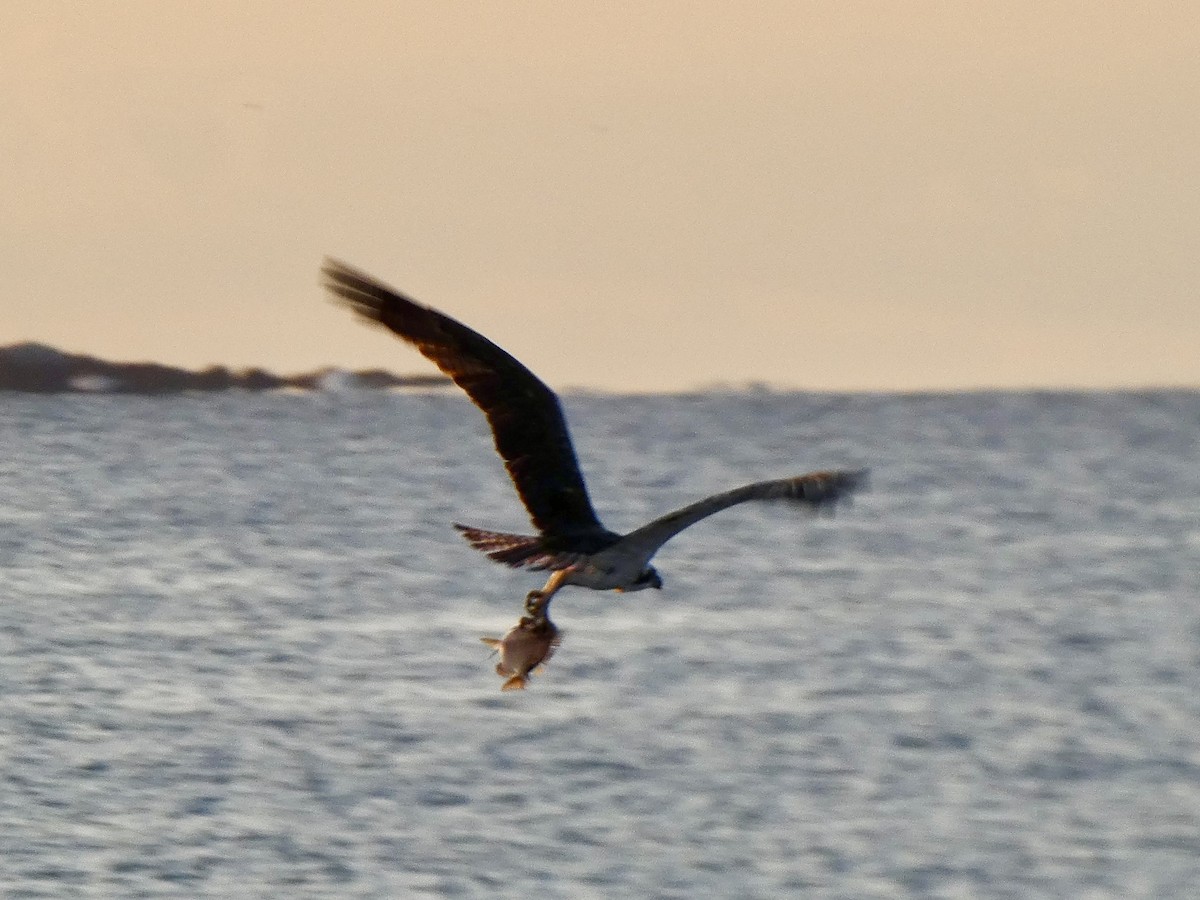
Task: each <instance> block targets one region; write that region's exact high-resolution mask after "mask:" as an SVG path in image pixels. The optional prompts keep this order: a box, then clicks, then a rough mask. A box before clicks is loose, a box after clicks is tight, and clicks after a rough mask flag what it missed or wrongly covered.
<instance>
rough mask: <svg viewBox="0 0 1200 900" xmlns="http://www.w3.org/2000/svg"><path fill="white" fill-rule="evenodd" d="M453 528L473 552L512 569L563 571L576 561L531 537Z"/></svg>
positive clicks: (502, 532) (462, 527) (569, 554)
mask: <svg viewBox="0 0 1200 900" xmlns="http://www.w3.org/2000/svg"><path fill="white" fill-rule="evenodd" d="M454 527H455V528H457V529H458V530H459V531H460V532H461V533H462V536H463V537H465V538H466V539H467V542H468V543H470V545H471V546H472V547H474V548H475V549H476V550H479V551H480V552H482V553H486V554H487V555H488V557H489V558H491V559H494V560H495V561H496V562H499V563H504V564H505V565H506V566H512V567H513V568H514V569H533V570H534V571H545V570H546V569H565V568H567V567H568V566H571V565H574V564H575V563H576V562H578V561H579V555H578V554H575V553H561V552H555V551H553V550H548V549H547V548H546V547H545V545H544V544H543V543H542V539H541V538H540V537H537V536H535V535H531V534H509V533H507V532H504V531H487V530H486V529H483V528H472V527H471V526H470V525H459V524H458V523H457V522H455V523H454Z"/></svg>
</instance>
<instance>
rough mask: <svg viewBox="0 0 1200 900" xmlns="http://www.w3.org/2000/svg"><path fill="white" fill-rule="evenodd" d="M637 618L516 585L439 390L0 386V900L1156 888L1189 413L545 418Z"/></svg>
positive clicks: (1199, 816)
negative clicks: (667, 535)
mask: <svg viewBox="0 0 1200 900" xmlns="http://www.w3.org/2000/svg"><path fill="white" fill-rule="evenodd" d="M566 405H567V409H568V415H569V417H570V418H571V420H572V423H573V425H574V427H575V432H576V438H577V444H578V449H579V453H580V456H581V459H582V462H583V466H584V468H585V470H586V472H587V475H588V478H589V483H590V485H591V488H592V492H593V496H594V499H595V502H596V505H597V508H598V509H599V511H600V513H601V515H602V517H603V518H604V519H605V521H606V524H608V525H609V526H610V527H612V528H614V529H617V530H626V529H629V528H632V527H634V526H636V525H638V524H641V522H643V521H644V520H646V519H648V518H650V517H652V516H655V515H658V514H660V513H662V512H665V511H667V510H669V509H672V508H674V507H677V506H681V505H683V504H685V503H688V502H691V501H692V500H694V499H696V498H697V497H699V496H702V495H704V494H707V493H710V492H713V491H717V490H723V489H725V488H728V487H731V486H733V485H736V484H739V483H742V482H745V481H750V480H759V479H761V478H766V477H777V476H784V475H792V474H798V473H800V472H803V471H806V470H809V469H814V468H824V467H830V466H854V467H857V466H869V467H870V468H871V470H872V482H871V489H870V491H869V492H868V493H866V494H864V495H862V496H861V498H860V499H859V500H858V501H857V502H856V503H855V504H854V505H853V506H851V507H848V508H845V509H843V510H840V511H839V513H838V514H837V515H836V516H834V517H826V516H820V517H812V516H808V515H803V514H798V513H796V512H795V511H794V510H791V509H789V508H787V507H783V506H779V505H766V506H744V507H739V508H737V509H734V510H729V511H727V512H725V513H722V514H721V515H719V516H717V517H715V518H713V519H710V520H708V521H706V522H704V523H702V524H700V525H698V526H696V527H695V528H694V529H692V530H690V531H688V532H686V533H685V534H683V535H682V536H680V537H679V538H677V539H676V540H675V541H674V542H672V543H671V544H669V545H668V546H667V547H666V548H665V549H664V550H663V552H662V553H661V555H660V556H659V557H658V559H657V561H656V562H657V564H658V567H659V569H660V571H661V572H662V574H663V577H664V580H665V582H666V585H665V588H664V590H663V591H661V592H652V591H648V592H643V593H638V594H631V595H627V596H624V597H622V596H619V595H613V594H599V593H592V592H585V591H582V590H579V589H568V590H567V591H566V592H564V593H563V594H562V595H560V597H559V599H558V600H556V601H555V610H556V615H555V618H556V621H557V622H558V624H559V625H560V626H561V627H562V628H563V629H564V630H565V632H566V637H565V641H564V644H563V646H562V648H561V650H560V651H559V654H558V655H557V656H556V657H555V659H554V660H553V662H552V663H551V665H550V667H549V668H548V670H547V671H546V672H545V673H544V674H543V675H541V676H540V677H537V678H535V679H534V682H533V684H532V686H531V689H530V690H528V691H526V692H524V693H512V694H503V695H502V694H501V693H500V692H499V690H498V689H499V684H500V680H499V679H498V678H497V677H496V676H495V674H494V673H493V672H492V664H493V663H492V660H490V659H489V656H488V650H487V648H486V647H484V646H483V645H482V644H481V643H479V641H478V637H479V636H480V635H485V634H499V633H500V632H502V631H503V630H504V629H505V628H506V627H507V626H508V625H510V624H511V623H512V622H513V621H514V620H515V619H516V617H517V615H518V612H519V608H520V601H521V598H522V597H523V596H524V593H525V592H526V591H527V590H529V589H530V588H532V587H535V586H537V585H538V584H539V583H540V580H539V578H538V577H536V576H533V575H528V574H523V573H517V572H511V571H509V570H506V569H504V568H502V567H500V566H497V565H495V564H493V563H491V562H489V561H488V560H486V559H485V558H484V557H482V556H480V555H479V554H477V553H476V552H475V551H473V550H471V549H470V548H469V547H468V546H467V545H466V544H465V543H463V542H462V541H461V540H460V538H459V537H458V536H457V535H456V534H455V532H454V531H453V530H452V529H451V528H450V527H449V524H450V522H452V521H463V522H467V523H471V524H477V525H481V526H484V527H493V528H502V529H518V530H524V529H525V528H526V522H525V518H524V515H523V512H522V510H521V508H520V506H519V505H518V503H517V501H516V499H515V496H514V494H513V492H512V490H511V488H510V486H509V484H508V482H507V480H506V478H505V475H504V472H503V469H502V467H501V466H500V464H499V461H498V460H497V459H496V457H495V456H494V454H493V453H492V451H491V447H490V440H489V438H488V437H487V434H486V431H485V427H484V424H483V421H482V418H481V417H480V416H479V415H478V413H477V412H476V411H475V410H474V408H473V407H471V406H470V405H469V403H468V402H467V401H466V400H465V399H463V398H462V397H461V396H460V395H458V394H457V393H443V392H431V393H412V394H383V393H367V392H364V393H356V392H345V393H331V394H315V395H288V394H264V395H241V394H228V395H223V396H210V397H195V398H183V399H174V400H163V399H147V398H131V397H103V396H95V397H58V398H28V397H20V396H14V395H8V396H0V428H2V432H0V433H2V434H3V436H4V437H3V448H4V453H3V454H2V455H0V590H2V599H3V603H2V604H0V692H2V703H0V758H2V760H3V769H2V771H0V779H2V781H0V784H2V787H0V894H3V895H4V896H6V897H63V896H80V897H112V898H127V897H137V896H177V897H231V898H232V897H350V898H354V897H409V896H414V897H415V896H448V897H484V896H487V897H539V898H559V897H562V898H567V897H570V898H577V897H585V898H589V897H596V898H600V897H605V898H608V897H645V898H653V897H677V898H697V897H731V898H734V897H737V898H778V897H844V898H894V897H962V898H968V897H1011V898H1028V897H1071V898H1077V897H1089V898H1100V897H1113V898H1117V897H1120V898H1129V897H1144V898H1161V897H1193V896H1196V892H1197V890H1200V887H1198V886H1200V850H1198V848H1200V606H1198V602H1197V601H1198V594H1200V502H1198V501H1200V450H1198V440H1197V438H1198V435H1200V394H1198V393H1196V392H1146V393H1124V394H1047V393H1042V394H1033V393H1030V394H1020V393H1015V394H1005V393H1000V394H969V395H949V396H848V397H844V396H825V395H809V394H773V393H749V392H743V393H710V394H696V395H690V396H676V397H620V396H606V395H588V394H581V395H573V396H568V397H567V398H566Z"/></svg>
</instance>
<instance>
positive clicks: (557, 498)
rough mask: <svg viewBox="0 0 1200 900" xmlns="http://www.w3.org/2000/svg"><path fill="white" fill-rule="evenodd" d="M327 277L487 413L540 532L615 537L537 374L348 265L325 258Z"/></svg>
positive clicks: (332, 287)
mask: <svg viewBox="0 0 1200 900" xmlns="http://www.w3.org/2000/svg"><path fill="white" fill-rule="evenodd" d="M321 273H322V274H323V275H324V276H325V287H326V288H328V289H329V291H330V292H331V293H332V294H333V295H334V296H335V297H336V298H337V299H338V300H339V301H340V302H342V303H343V304H345V305H346V306H348V307H350V309H352V310H354V312H356V313H358V314H359V315H360V316H362V317H363V318H364V319H366V320H367V321H369V322H374V323H376V324H378V325H383V326H384V327H385V328H388V329H390V330H391V331H393V332H394V333H395V334H397V335H398V336H399V337H401V338H403V339H404V340H405V341H407V342H408V343H410V344H412V345H413V346H414V347H416V348H417V350H419V351H420V352H421V353H422V354H423V355H424V356H425V357H426V358H428V359H429V360H431V361H432V362H433V363H434V365H436V366H437V367H438V368H439V369H441V370H442V371H443V372H445V373H446V374H447V375H449V376H450V378H452V379H453V380H454V383H455V384H457V385H458V386H459V387H460V388H462V389H463V390H464V391H466V392H467V396H469V397H470V398H471V399H472V400H473V401H474V402H475V405H476V406H478V407H479V408H480V409H481V410H483V414H484V415H485V416H486V417H487V420H488V424H489V425H490V426H491V428H492V436H493V437H494V438H495V441H496V450H497V452H498V453H499V454H500V456H501V458H503V460H504V464H505V466H506V467H507V468H508V474H509V476H510V477H511V478H512V481H513V484H514V485H515V486H516V488H517V493H518V494H520V496H521V500H522V502H523V503H524V504H525V508H526V509H527V510H529V517H530V519H532V520H533V524H534V525H535V526H536V527H537V529H538V530H539V531H541V532H542V533H544V534H549V535H554V536H567V535H587V534H593V533H597V532H600V533H604V534H608V533H609V532H607V530H606V529H605V528H604V526H602V525H601V524H600V520H599V518H597V516H596V511H595V510H594V509H593V508H592V502H591V500H590V499H589V497H588V493H587V487H586V485H585V484H584V481H583V475H582V474H581V473H580V471H579V462H578V460H577V459H576V458H575V449H574V447H573V446H572V444H571V435H570V433H569V432H568V431H567V423H566V420H565V419H564V418H563V414H562V408H561V407H560V406H559V402H558V397H557V396H556V395H555V394H554V392H553V391H551V390H550V388H548V387H546V385H544V384H543V383H542V382H541V381H540V380H538V378H537V376H535V375H534V374H533V373H532V372H530V371H529V370H528V369H527V368H525V367H524V366H523V365H521V363H519V362H518V361H517V360H516V359H514V358H513V357H512V356H510V355H509V354H508V353H506V352H505V351H504V350H501V349H500V348H499V347H497V346H496V345H495V344H493V343H492V342H491V341H489V340H488V339H487V338H485V337H484V336H483V335H481V334H479V333H477V332H475V331H472V330H471V329H470V328H468V327H467V326H465V325H463V324H462V323H460V322H456V321H455V320H454V319H451V318H450V317H449V316H446V315H443V314H442V313H440V312H438V311H437V310H435V309H430V308H429V307H427V306H422V305H421V304H419V303H416V302H414V301H413V300H411V299H409V298H408V297H405V296H404V295H403V294H401V293H399V292H397V291H394V290H392V289H391V288H389V287H388V286H387V285H385V284H381V283H380V282H378V281H376V280H375V279H373V278H371V277H370V276H369V275H366V274H364V273H362V272H359V271H357V270H355V269H353V268H351V267H350V266H347V265H346V264H345V263H341V262H338V261H337V260H333V259H327V260H326V261H325V265H324V266H323V267H322V269H321Z"/></svg>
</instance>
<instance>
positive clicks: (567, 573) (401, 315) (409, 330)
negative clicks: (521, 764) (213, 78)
mask: <svg viewBox="0 0 1200 900" xmlns="http://www.w3.org/2000/svg"><path fill="white" fill-rule="evenodd" d="M321 271H322V274H323V275H324V277H325V287H326V288H327V289H328V290H329V291H330V292H331V293H332V294H333V295H334V297H335V298H336V299H337V300H338V301H339V302H341V303H343V304H344V305H346V306H348V307H349V308H350V309H351V310H353V311H354V312H356V313H357V314H358V315H360V316H361V317H362V318H363V319H365V320H367V321H368V322H372V323H374V324H377V325H382V326H384V327H385V328H388V329H389V330H391V331H392V332H394V333H395V334H396V335H398V336H399V337H400V338H402V339H403V340H405V341H407V342H408V343H410V344H412V345H413V346H414V347H416V349H417V350H418V351H420V352H421V353H422V354H423V355H424V356H425V357H426V358H428V359H429V360H431V361H432V362H433V363H434V365H436V366H437V367H438V368H439V369H441V370H442V371H443V372H445V373H446V374H447V375H449V376H450V378H451V379H452V380H453V381H454V383H455V384H457V385H458V386H459V387H460V388H462V389H463V390H464V391H466V393H467V396H469V397H470V398H471V400H473V401H474V402H475V405H476V406H478V407H479V408H480V409H481V410H482V411H483V414H484V416H486V417H487V421H488V424H489V425H490V426H491V429H492V436H493V438H494V439H495V442H496V451H497V452H498V453H499V454H500V456H501V458H502V459H503V460H504V464H505V467H506V468H507V469H508V474H509V477H510V478H511V479H512V482H513V484H514V486H515V487H516V489H517V493H518V494H519V495H520V497H521V501H522V502H523V503H524V504H525V508H526V509H527V510H528V511H529V518H530V519H531V520H532V522H533V525H534V527H535V528H536V529H537V531H538V533H537V534H536V535H523V534H508V533H506V532H498V531H487V530H485V529H482V528H473V527H471V526H468V525H459V524H457V523H455V525H454V527H455V528H457V529H458V530H459V531H460V532H462V534H463V536H464V537H465V538H466V539H467V541H469V542H470V544H471V546H473V547H475V548H476V549H478V550H481V551H483V552H484V553H486V554H487V555H488V556H489V557H491V558H492V559H494V560H496V561H497V562H501V563H504V564H506V565H509V566H512V567H514V568H524V569H531V570H535V571H546V570H549V571H550V573H551V574H550V577H549V580H548V581H547V582H546V584H545V587H543V588H542V589H541V590H540V591H531V592H530V594H529V596H528V598H527V600H526V611H527V612H528V613H529V614H530V615H532V616H534V617H535V618H536V619H539V620H540V619H542V618H544V617H546V611H547V608H548V607H549V604H550V600H551V599H552V598H553V597H554V595H555V594H556V593H557V592H558V591H559V589H561V588H562V587H564V586H566V585H569V584H574V585H579V586H581V587H588V588H593V589H594V590H598V591H609V590H611V591H640V590H643V589H644V588H651V587H652V588H661V587H662V579H661V578H660V577H659V574H658V572H657V571H656V570H655V569H654V567H653V566H651V565H650V559H651V558H652V557H653V556H654V554H655V553H657V552H658V549H659V548H660V547H662V545H663V544H665V543H666V542H667V541H669V540H670V539H671V538H673V537H674V536H675V535H677V534H679V532H681V531H683V530H684V529H685V528H687V527H689V526H690V525H694V524H695V523H696V522H699V521H700V520H701V519H704V518H707V517H708V516H711V515H712V514H713V513H717V512H720V511H721V510H723V509H728V508H729V507H731V506H734V505H736V504H739V503H745V502H747V501H750V500H787V501H792V502H795V503H798V504H803V505H806V506H808V507H812V508H816V507H820V506H826V505H832V504H833V503H835V502H836V501H837V500H838V499H840V498H842V497H844V496H846V495H847V494H849V493H850V492H851V491H853V490H854V489H855V488H857V487H859V486H860V485H862V483H863V482H864V480H865V475H866V472H865V471H824V472H810V473H808V474H807V475H800V476H797V477H795V478H782V479H778V480H775V481H758V482H755V483H753V484H747V485H743V486H742V487H738V488H734V489H733V490H731V491H725V492H723V493H720V494H713V495H712V496H711V497H706V498H704V499H703V500H700V501H698V502H696V503H693V504H691V505H690V506H685V507H683V508H682V509H677V510H675V512H672V513H668V514H667V515H665V516H662V517H661V518H658V519H655V520H654V521H653V522H649V523H647V524H646V525H643V526H642V527H641V528H638V529H636V530H634V531H631V532H629V533H628V534H617V533H616V532H613V531H609V530H608V529H607V528H605V527H604V525H602V524H601V523H600V519H599V518H598V517H597V515H596V511H595V510H594V509H593V508H592V502H591V500H590V499H589V497H588V492H587V487H586V486H585V485H584V481H583V475H582V474H581V473H580V471H579V463H578V461H577V460H576V458H575V450H574V447H573V446H572V444H571V435H570V432H568V431H567V423H566V421H565V419H564V418H563V414H562V409H561V407H560V405H559V402H558V397H557V396H556V395H555V394H554V392H553V391H551V390H550V388H548V387H546V385H545V384H543V383H542V382H541V381H540V380H539V379H538V378H537V376H535V375H534V374H533V373H532V372H530V371H529V370H528V369H527V368H525V366H523V365H521V363H519V362H518V361H517V360H516V359H514V358H513V357H512V356H510V355H509V354H508V353H506V352H505V351H504V350H501V349H500V348H499V347H497V346H496V345H495V344H493V343H492V342H491V341H489V340H488V339H487V338H485V337H484V336H483V335H481V334H479V333H477V332H475V331H472V330H471V329H470V328H468V327H467V326H465V325H463V324H462V323H461V322H456V321H455V320H454V319H451V318H450V317H449V316H447V315H444V314H442V313H440V312H438V311H437V310H435V309H431V308H430V307H428V306H422V305H421V304H419V303H417V302H415V301H413V300H411V299H410V298H408V297H406V296H404V295H403V294H401V293H399V292H398V291H395V290H393V289H392V288H390V287H388V286H387V285H385V284H381V283H380V282H378V281H376V280H375V279H373V278H371V277H370V276H369V275H366V274H364V273H363V272H360V271H357V270H355V269H353V268H351V267H350V266H348V265H345V264H344V263H341V262H338V261H337V260H332V259H327V260H326V261H325V265H324V267H323V268H322V270H321Z"/></svg>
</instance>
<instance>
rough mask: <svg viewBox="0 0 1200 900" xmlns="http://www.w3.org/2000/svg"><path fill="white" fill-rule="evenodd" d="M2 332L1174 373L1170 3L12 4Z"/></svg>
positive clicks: (775, 365) (1198, 333)
mask: <svg viewBox="0 0 1200 900" xmlns="http://www.w3.org/2000/svg"><path fill="white" fill-rule="evenodd" d="M0 85H2V87H0V98H2V102H3V107H2V108H3V130H2V131H0V158H2V162H0V190H2V194H3V196H4V198H5V199H4V206H5V215H4V217H3V223H4V240H3V241H0V260H2V264H3V268H4V271H5V272H6V274H7V279H6V285H5V288H6V291H5V294H4V296H3V299H2V300H0V344H7V343H12V342H16V341H20V340H38V341H42V342H45V343H49V344H53V345H55V346H59V347H61V348H63V349H65V350H69V351H75V352H89V353H94V354H97V355H101V356H104V357H108V358H113V359H153V360H158V361H164V362H170V363H176V364H181V365H188V366H200V365H205V364H209V363H225V364H230V365H250V364H254V365H265V366H267V367H269V368H272V369H276V370H280V371H295V370H301V369H311V368H315V367H318V366H321V365H327V364H333V365H341V366H347V367H359V366H374V365H381V366H385V367H387V368H391V369H393V370H397V371H402V372H408V371H428V370H429V366H428V364H426V363H425V362H424V361H423V360H422V359H421V358H420V357H419V356H417V355H416V354H415V353H414V352H412V351H410V350H408V349H407V348H405V347H404V346H402V345H401V344H399V343H398V342H396V341H394V340H393V339H390V338H389V337H388V336H386V335H384V334H382V333H377V332H374V331H372V330H369V329H366V328H363V327H361V326H360V325H358V324H356V323H355V322H354V321H353V320H352V318H351V317H350V316H349V315H348V314H347V313H345V312H344V311H341V310H338V309H336V308H334V307H333V306H331V305H330V304H329V303H327V302H326V300H325V298H324V296H323V292H322V291H321V290H320V288H319V287H318V276H317V270H318V268H319V266H320V263H321V260H322V257H323V256H324V255H326V254H330V255H333V256H337V257H339V258H342V259H345V260H346V261H348V262H351V263H353V264H354V265H357V266H360V267H362V268H365V269H367V270H368V271H370V272H372V273H374V274H376V275H378V276H379V277H380V278H382V279H383V280H385V281H387V282H389V283H391V284H393V285H395V286H396V287H398V288H401V289H403V290H406V291H408V292H409V293H411V294H413V295H414V296H416V297H417V298H418V299H420V300H423V301H424V302H427V303H429V304H431V305H434V306H437V307H439V308H441V309H443V310H445V311H446V312H448V313H450V314H451V315H454V316H456V317H458V318H460V319H462V320H463V321H465V322H467V323H468V324H469V325H471V326H472V327H474V328H476V329H478V330H479V331H481V332H483V333H484V334H486V335H488V336H489V337H490V338H492V339H493V340H495V341H496V342H497V343H499V344H500V345H501V346H503V347H505V348H506V349H508V350H509V351H510V352H512V353H513V354H514V355H516V356H517V357H518V358H520V359H522V360H524V361H525V362H526V363H527V364H528V365H529V366H530V367H531V368H532V369H533V370H534V371H535V372H537V373H538V374H539V375H541V376H542V377H543V378H544V379H545V380H546V381H547V382H549V383H550V384H551V385H554V386H558V387H569V386H591V387H598V388H616V389H633V390H671V389H681V388H691V387H697V386H706V385H713V384H742V383H745V382H749V381H757V382H766V383H770V384H775V385H779V386H787V387H799V388H813V389H862V388H867V389H884V390H889V389H923V388H935V389H941V388H957V387H981V386H1030V385H1037V386H1095V387H1104V386H1131V385H1193V386H1195V385H1200V7H1198V6H1196V5H1195V4H1194V3H1190V2H1183V3H1150V4H1097V3H1070V4H1067V3H1046V2H1006V3H986V4H985V3H967V2H963V3H917V2H912V3H891V2H878V3H861V2H857V3H856V2H819V3H802V2H797V0H793V2H781V3H715V2H690V3H683V2H649V3H646V2H638V3H603V4H599V3H598V4H582V3H579V4H575V3H569V2H566V3H564V2H562V0H556V2H503V3H501V2H496V3H452V2H445V0H439V2H414V0H405V2H403V3H396V2H380V3H355V2H349V3H345V2H338V3H314V2H303V3H301V2H291V0H279V2H245V0H239V2H236V3H225V2H211V0H210V2H203V3H201V2H195V3H192V2H187V3H184V2H162V0H153V2H100V0H89V2H87V3H74V2H62V3H52V2H41V0H39V2H24V0H7V2H5V3H4V4H2V5H0Z"/></svg>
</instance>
